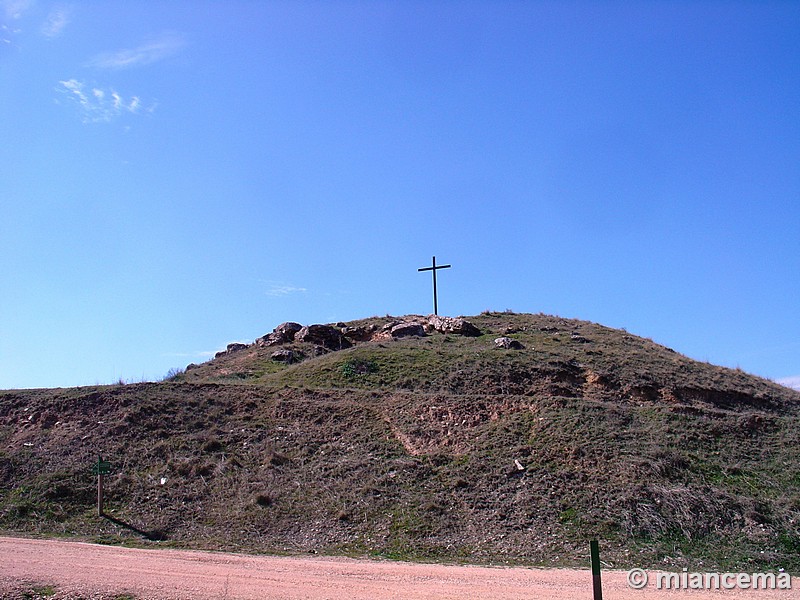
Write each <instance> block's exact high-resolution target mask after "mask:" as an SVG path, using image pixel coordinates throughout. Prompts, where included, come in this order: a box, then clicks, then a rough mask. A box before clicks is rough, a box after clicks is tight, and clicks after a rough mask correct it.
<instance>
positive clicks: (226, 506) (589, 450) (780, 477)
mask: <svg viewBox="0 0 800 600" xmlns="http://www.w3.org/2000/svg"><path fill="white" fill-rule="evenodd" d="M798 407H800V393H798V392H796V391H793V390H790V389H788V388H784V387H782V386H779V385H777V384H775V383H773V382H770V381H767V380H764V379H761V378H758V377H754V376H752V375H748V374H747V373H744V372H742V371H740V370H732V369H726V368H722V367H718V366H714V365H711V364H708V363H702V362H698V361H694V360H692V359H690V358H688V357H686V356H683V355H681V354H680V353H678V352H676V351H674V350H672V349H670V348H666V347H664V346H662V345H659V344H656V343H654V342H653V341H651V340H648V339H645V338H642V337H639V336H636V335H632V334H630V333H627V332H625V331H621V330H616V329H611V328H608V327H603V326H601V325H598V324H594V323H589V322H586V321H578V320H573V319H562V318H559V317H554V316H547V315H527V314H514V313H484V314H481V315H478V316H475V317H468V318H466V319H460V320H459V319H446V318H431V317H423V316H418V315H412V316H405V317H390V316H386V317H373V318H370V319H363V320H359V321H353V322H348V323H337V324H329V325H326V326H305V327H303V326H301V325H300V324H291V323H289V324H282V325H281V326H279V327H276V328H275V330H274V331H272V332H270V333H267V334H265V335H263V336H262V337H260V338H258V339H257V340H256V341H254V342H253V343H252V344H231V345H230V346H229V347H228V349H227V350H226V351H224V352H222V353H219V354H218V356H217V357H215V358H214V359H213V360H211V361H209V362H207V363H203V364H201V365H190V366H189V367H188V368H187V369H186V370H185V371H184V372H181V373H179V374H176V375H175V376H174V377H172V378H171V379H170V380H168V381H164V382H161V383H152V384H130V385H115V386H97V387H90V388H71V389H53V390H10V391H5V392H0V527H2V528H3V529H4V530H6V531H20V532H25V533H43V534H57V535H65V536H80V537H84V538H89V539H93V540H102V541H107V542H109V543H118V542H120V541H126V542H132V541H134V540H141V541H139V542H137V543H158V544H161V545H165V544H166V545H176V546H181V547H198V548H220V549H223V548H224V549H233V550H246V551H256V552H289V553H298V552H319V553H339V554H350V555H359V556H361V555H371V556H385V557H392V558H410V559H424V560H444V561H468V562H513V563H523V564H540V565H584V564H585V562H586V558H585V557H586V540H588V539H590V538H592V537H597V538H599V539H600V540H601V544H602V545H603V547H604V560H606V562H608V563H611V564H613V565H614V566H618V567H624V566H640V567H645V566H649V565H650V566H659V567H660V568H665V567H669V566H676V567H677V566H686V567H692V566H693V567H695V568H700V567H702V568H703V570H710V569H713V568H724V567H731V568H734V567H735V568H736V570H745V571H751V569H755V568H764V569H769V568H772V569H777V568H779V567H783V568H786V569H792V570H794V571H798V570H800V557H798V551H800V531H799V530H798V523H800V463H798V461H797V458H796V455H795V454H796V452H795V449H796V448H797V444H798V441H800V433H798V431H800V429H799V428H798V425H799V424H800V423H798V417H799V416H800V415H799V413H798ZM98 454H102V455H103V456H104V457H106V458H107V459H108V460H110V461H111V462H112V463H113V464H114V465H115V467H116V472H115V474H114V475H112V476H109V477H108V478H107V482H106V483H107V493H108V496H107V508H108V512H109V514H110V515H111V516H112V517H113V519H114V520H103V519H99V518H98V517H97V516H96V515H95V514H94V512H95V511H94V494H95V488H94V486H95V481H94V479H93V477H92V475H91V471H90V467H91V463H92V462H93V461H95V460H96V459H97V455H98ZM126 525H127V528H126ZM137 531H138V533H137ZM145 534H146V535H145ZM145 537H146V538H149V539H150V540H151V542H148V541H146V539H143V538H145ZM152 540H159V541H157V542H155V541H152Z"/></svg>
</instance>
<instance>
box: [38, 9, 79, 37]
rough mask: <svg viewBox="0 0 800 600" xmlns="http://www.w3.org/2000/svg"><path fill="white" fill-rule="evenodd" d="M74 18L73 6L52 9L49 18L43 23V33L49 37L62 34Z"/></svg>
mask: <svg viewBox="0 0 800 600" xmlns="http://www.w3.org/2000/svg"><path fill="white" fill-rule="evenodd" d="M71 18H72V8H71V7H69V6H59V7H56V8H54V9H53V10H51V11H50V14H49V15H47V20H46V21H45V22H44V25H42V34H43V35H44V36H45V37H48V38H54V37H58V36H59V35H61V32H62V31H63V30H64V28H65V27H66V26H67V25H69V22H70V20H71Z"/></svg>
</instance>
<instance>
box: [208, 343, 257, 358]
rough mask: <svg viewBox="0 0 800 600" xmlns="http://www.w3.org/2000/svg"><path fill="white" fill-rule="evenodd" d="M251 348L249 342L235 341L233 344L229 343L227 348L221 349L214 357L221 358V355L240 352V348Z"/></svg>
mask: <svg viewBox="0 0 800 600" xmlns="http://www.w3.org/2000/svg"><path fill="white" fill-rule="evenodd" d="M246 348H249V346H248V345H247V344H242V343H239V342H234V343H233V344H228V346H227V348H225V350H221V351H219V352H217V353H216V354H215V355H214V358H219V357H220V356H225V355H227V354H233V353H234V352H239V351H240V350H245V349H246Z"/></svg>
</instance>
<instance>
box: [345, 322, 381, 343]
mask: <svg viewBox="0 0 800 600" xmlns="http://www.w3.org/2000/svg"><path fill="white" fill-rule="evenodd" d="M377 329H378V328H377V326H376V325H374V324H373V325H370V326H369V327H347V326H345V327H342V335H343V336H344V337H346V338H348V339H350V340H352V341H354V342H367V341H369V340H370V339H371V338H372V334H373V333H375V331H376V330H377Z"/></svg>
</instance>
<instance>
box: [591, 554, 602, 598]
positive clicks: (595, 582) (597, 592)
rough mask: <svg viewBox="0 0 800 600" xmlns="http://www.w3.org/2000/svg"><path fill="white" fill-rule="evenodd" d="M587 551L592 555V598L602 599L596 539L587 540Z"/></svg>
mask: <svg viewBox="0 0 800 600" xmlns="http://www.w3.org/2000/svg"><path fill="white" fill-rule="evenodd" d="M589 553H590V554H591V556H592V587H593V588H594V600H603V585H602V583H601V581H600V546H599V545H598V543H597V540H592V541H590V542H589Z"/></svg>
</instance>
